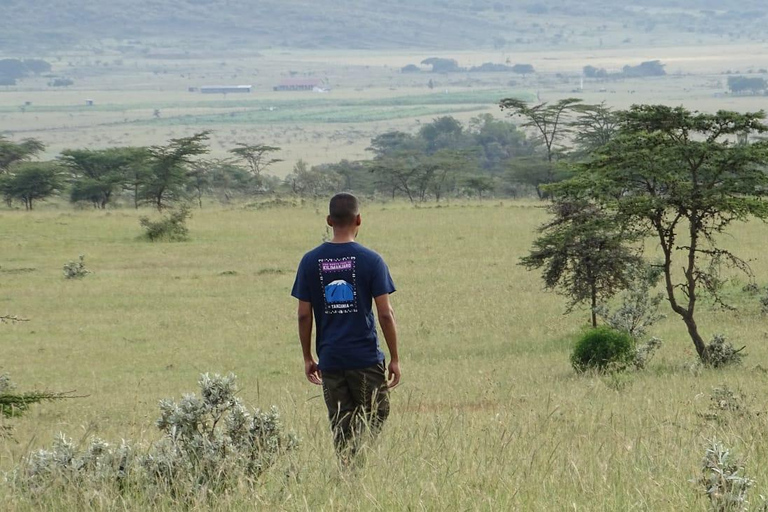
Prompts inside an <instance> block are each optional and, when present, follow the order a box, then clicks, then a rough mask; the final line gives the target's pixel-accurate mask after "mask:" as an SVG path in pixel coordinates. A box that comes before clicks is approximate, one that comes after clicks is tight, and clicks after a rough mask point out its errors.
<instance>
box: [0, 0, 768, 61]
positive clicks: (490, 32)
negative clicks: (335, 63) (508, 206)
mask: <svg viewBox="0 0 768 512" xmlns="http://www.w3.org/2000/svg"><path fill="white" fill-rule="evenodd" d="M718 5H720V7H718ZM717 9H721V10H717ZM766 11H768V7H766V6H765V5H764V4H763V2H762V0H744V1H742V2H740V3H738V4H734V5H731V6H729V8H728V10H722V2H719V1H716V0H678V1H674V0H671V1H668V0H665V1H662V0H637V1H635V2H633V3H632V5H631V6H628V7H619V6H617V5H615V2H613V1H612V0H584V1H579V2H577V1H575V0H555V1H544V0H530V1H526V2H519V1H513V2H510V1H506V2H504V1H501V0H471V1H466V0H418V1H413V0H380V1H375V0H357V1H351V0H347V1H341V2H339V1H335V0H314V1H308V0H283V1H281V0H258V1H257V0H241V1H237V0H174V1H171V0H111V1H109V2H105V1H103V0H67V1H65V2H62V1H61V0H0V53H10V52H12V51H18V50H19V49H22V48H27V49H28V48H30V47H32V48H38V49H40V48H60V47H62V46H74V45H76V44H81V43H89V42H93V41H95V40H102V39H117V40H146V39H148V38H151V39H160V40H164V41H174V42H184V43H185V44H195V43H197V44H208V45H213V46H214V47H215V46H217V45H218V46H219V47H221V48H226V47H232V46H235V47H238V46H245V45H252V46H256V47H261V48H267V47H292V48H324V49H329V48H344V49H372V48H377V49H386V48H420V49H428V48H429V49H456V48H487V47H491V46H494V45H495V46H505V45H520V44H550V45H553V44H554V45H567V44H575V43H577V42H579V40H594V41H597V39H598V36H599V38H600V42H601V44H602V42H603V41H602V40H603V39H604V38H605V39H606V41H605V44H611V41H612V39H611V33H613V34H614V35H615V38H614V39H616V38H618V39H616V41H617V42H618V41H619V40H620V38H619V36H620V35H622V33H623V34H624V35H625V37H624V38H623V39H624V40H626V34H629V33H639V34H648V35H649V39H651V40H652V39H653V36H654V35H656V36H658V34H659V33H676V34H682V37H685V36H684V35H685V34H695V35H696V36H702V35H707V36H712V35H719V36H720V37H725V38H731V39H734V38H750V37H761V36H760V34H761V33H762V32H761V28H762V25H763V24H764V22H765V20H766V19H767V18H766ZM203 42H205V43H203Z"/></svg>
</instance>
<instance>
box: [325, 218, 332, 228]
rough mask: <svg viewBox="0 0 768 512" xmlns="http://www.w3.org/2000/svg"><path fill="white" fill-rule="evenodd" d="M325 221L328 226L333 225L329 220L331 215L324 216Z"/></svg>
mask: <svg viewBox="0 0 768 512" xmlns="http://www.w3.org/2000/svg"><path fill="white" fill-rule="evenodd" d="M325 222H326V223H327V224H328V225H329V226H331V227H333V221H332V220H331V216H330V215H329V216H327V217H326V218H325Z"/></svg>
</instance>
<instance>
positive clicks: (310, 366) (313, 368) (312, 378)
mask: <svg viewBox="0 0 768 512" xmlns="http://www.w3.org/2000/svg"><path fill="white" fill-rule="evenodd" d="M304 374H305V375H306V376H307V380H308V381H309V382H311V383H312V384H316V385H318V386H321V385H322V384H323V376H322V374H321V373H320V369H319V368H318V367H317V363H316V362H315V360H314V359H305V360H304Z"/></svg>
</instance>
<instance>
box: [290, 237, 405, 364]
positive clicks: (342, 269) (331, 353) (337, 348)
mask: <svg viewBox="0 0 768 512" xmlns="http://www.w3.org/2000/svg"><path fill="white" fill-rule="evenodd" d="M394 292H395V285H394V283H393V282H392V277H391V276H390V275H389V269H388V268H387V265H386V264H385V263H384V260H383V259H382V258H381V256H379V255H378V254H376V253H375V252H374V251H372V250H370V249H366V248H365V247H363V246H362V245H360V244H358V243H357V242H349V243H343V244H334V243H330V242H326V243H324V244H322V245H321V246H319V247H317V248H315V249H313V250H312V251H310V252H308V253H307V254H305V255H304V257H303V258H302V260H301V263H300V264H299V269H298V271H297V272H296V281H295V282H294V284H293V291H292V292H291V295H293V296H294V297H296V298H297V299H299V300H301V301H304V302H309V303H310V304H312V310H313V312H314V314H315V325H316V331H317V332H316V335H315V337H316V341H315V344H316V347H317V357H318V358H319V362H318V367H319V368H320V371H334V370H357V369H360V368H367V367H369V366H374V365H376V364H378V363H381V362H382V361H384V353H383V352H382V351H381V349H380V348H379V340H378V336H377V334H376V319H375V318H374V316H373V299H374V298H376V297H379V296H380V295H385V294H389V293H394Z"/></svg>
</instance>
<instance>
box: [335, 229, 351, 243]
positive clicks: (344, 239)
mask: <svg viewBox="0 0 768 512" xmlns="http://www.w3.org/2000/svg"><path fill="white" fill-rule="evenodd" d="M354 241H355V233H354V232H353V231H334V232H333V238H332V239H331V243H332V244H348V243H350V242H354Z"/></svg>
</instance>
